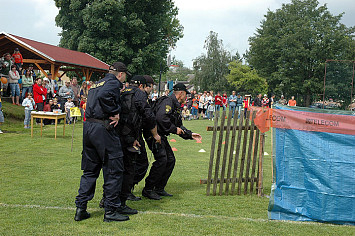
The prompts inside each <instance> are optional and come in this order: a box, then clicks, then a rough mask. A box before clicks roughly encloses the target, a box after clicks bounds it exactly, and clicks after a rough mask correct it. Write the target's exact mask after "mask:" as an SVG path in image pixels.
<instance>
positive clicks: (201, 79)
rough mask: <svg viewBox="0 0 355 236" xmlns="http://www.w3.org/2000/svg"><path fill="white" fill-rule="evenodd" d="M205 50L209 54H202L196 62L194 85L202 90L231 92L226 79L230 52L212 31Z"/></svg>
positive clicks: (206, 41)
mask: <svg viewBox="0 0 355 236" xmlns="http://www.w3.org/2000/svg"><path fill="white" fill-rule="evenodd" d="M204 48H205V49H206V50H207V54H202V55H201V56H199V57H197V58H196V59H195V60H194V65H193V66H194V70H195V79H194V84H195V85H196V87H199V88H200V90H214V91H230V90H231V87H230V85H229V83H228V81H227V79H226V77H225V76H226V75H227V74H228V72H229V70H228V65H227V64H228V63H229V62H230V61H231V55H230V52H228V51H227V50H226V49H225V48H224V47H223V42H222V40H219V39H218V34H217V33H215V32H213V31H211V32H210V34H209V36H208V37H207V39H206V40H205V45H204Z"/></svg>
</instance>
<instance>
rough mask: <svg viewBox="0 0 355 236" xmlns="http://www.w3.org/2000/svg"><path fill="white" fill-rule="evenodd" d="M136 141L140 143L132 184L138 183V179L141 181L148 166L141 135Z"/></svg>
mask: <svg viewBox="0 0 355 236" xmlns="http://www.w3.org/2000/svg"><path fill="white" fill-rule="evenodd" d="M138 142H139V144H140V145H141V147H140V149H141V151H140V153H139V154H138V155H137V159H136V163H135V174H134V178H133V184H138V183H139V182H140V181H142V179H144V177H145V175H146V173H147V171H148V167H149V162H148V154H147V150H146V149H145V142H144V140H143V137H142V136H140V137H139V140H138Z"/></svg>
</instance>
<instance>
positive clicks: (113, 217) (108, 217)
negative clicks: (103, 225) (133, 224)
mask: <svg viewBox="0 0 355 236" xmlns="http://www.w3.org/2000/svg"><path fill="white" fill-rule="evenodd" d="M117 210H118V209H105V215H104V221H105V222H111V221H126V220H129V217H128V216H124V215H121V214H120V213H119V212H118V211H117Z"/></svg>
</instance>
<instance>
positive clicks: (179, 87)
mask: <svg viewBox="0 0 355 236" xmlns="http://www.w3.org/2000/svg"><path fill="white" fill-rule="evenodd" d="M173 89H174V91H185V92H186V94H190V92H189V91H188V90H187V89H186V86H185V84H182V83H178V84H175V85H174V87H173Z"/></svg>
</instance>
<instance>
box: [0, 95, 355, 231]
mask: <svg viewBox="0 0 355 236" xmlns="http://www.w3.org/2000/svg"><path fill="white" fill-rule="evenodd" d="M3 106H4V110H5V115H6V117H5V123H4V124H3V125H2V126H1V127H0V129H2V130H3V131H4V134H1V135H0V150H1V156H0V166H1V172H0V173H1V174H0V183H1V185H0V186H1V193H0V235H124V234H128V235H355V227H351V226H341V225H332V224H318V223H302V222H280V221H269V220H268V218H267V207H268V201H269V199H268V198H267V197H262V198H259V197H257V196H256V195H252V196H250V195H247V196H244V195H242V196H206V185H200V183H199V180H200V179H206V178H207V173H208V163H209V156H210V153H209V150H210V142H211V135H212V132H207V131H205V130H206V126H208V125H212V124H213V123H212V121H208V120H198V121H187V122H185V126H186V127H187V128H189V129H192V130H193V131H195V132H199V133H201V134H202V137H203V139H202V143H200V144H198V143H195V141H185V140H182V139H181V138H179V137H177V136H171V137H170V138H174V139H176V140H177V142H176V143H171V144H172V146H173V147H176V148H177V149H178V151H177V152H175V155H176V159H177V162H176V167H175V170H174V172H173V175H172V177H171V178H170V180H169V183H168V186H167V188H166V190H167V191H168V192H171V193H172V194H174V197H173V198H164V199H163V200H162V201H152V200H147V199H145V198H144V199H143V200H142V201H139V202H129V205H130V206H131V207H133V208H136V209H138V210H139V214H138V215H134V216H131V220H130V221H127V222H111V223H106V222H103V213H104V212H103V210H102V209H100V208H99V207H98V204H99V201H100V199H101V196H102V183H103V181H102V177H100V178H99V179H98V184H97V191H96V195H95V197H94V199H93V200H92V201H91V202H89V204H88V208H89V211H90V212H91V213H92V217H91V218H90V219H88V220H85V221H82V222H75V221H74V219H73V218H74V213H75V204H74V200H75V196H76V195H77V191H78V187H79V180H80V176H81V174H82V172H81V170H80V161H81V149H82V146H81V145H82V123H81V122H79V123H77V124H76V126H75V135H74V147H73V152H71V151H70V147H71V133H72V128H73V125H70V126H66V135H65V137H63V136H62V125H59V129H58V136H57V140H54V127H53V126H46V127H44V131H43V136H42V137H40V128H39V126H35V127H34V137H33V138H31V136H30V130H25V129H23V124H22V120H18V118H19V117H20V116H21V115H22V114H23V109H22V108H21V107H16V106H13V105H11V104H8V103H5V102H4V104H3ZM269 136H270V135H268V137H267V141H266V142H267V143H266V149H265V151H266V152H268V153H271V150H270V137H269ZM200 149H205V150H206V151H207V152H206V153H199V152H198V151H199V150H200ZM148 155H149V159H150V162H152V161H153V156H152V155H151V154H150V153H149V154H148ZM264 178H265V179H264V187H265V189H264V193H265V194H266V195H270V186H271V160H270V156H265V160H264ZM142 188H143V183H140V184H139V186H138V187H136V189H135V193H136V194H137V195H139V196H140V195H141V191H142Z"/></svg>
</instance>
